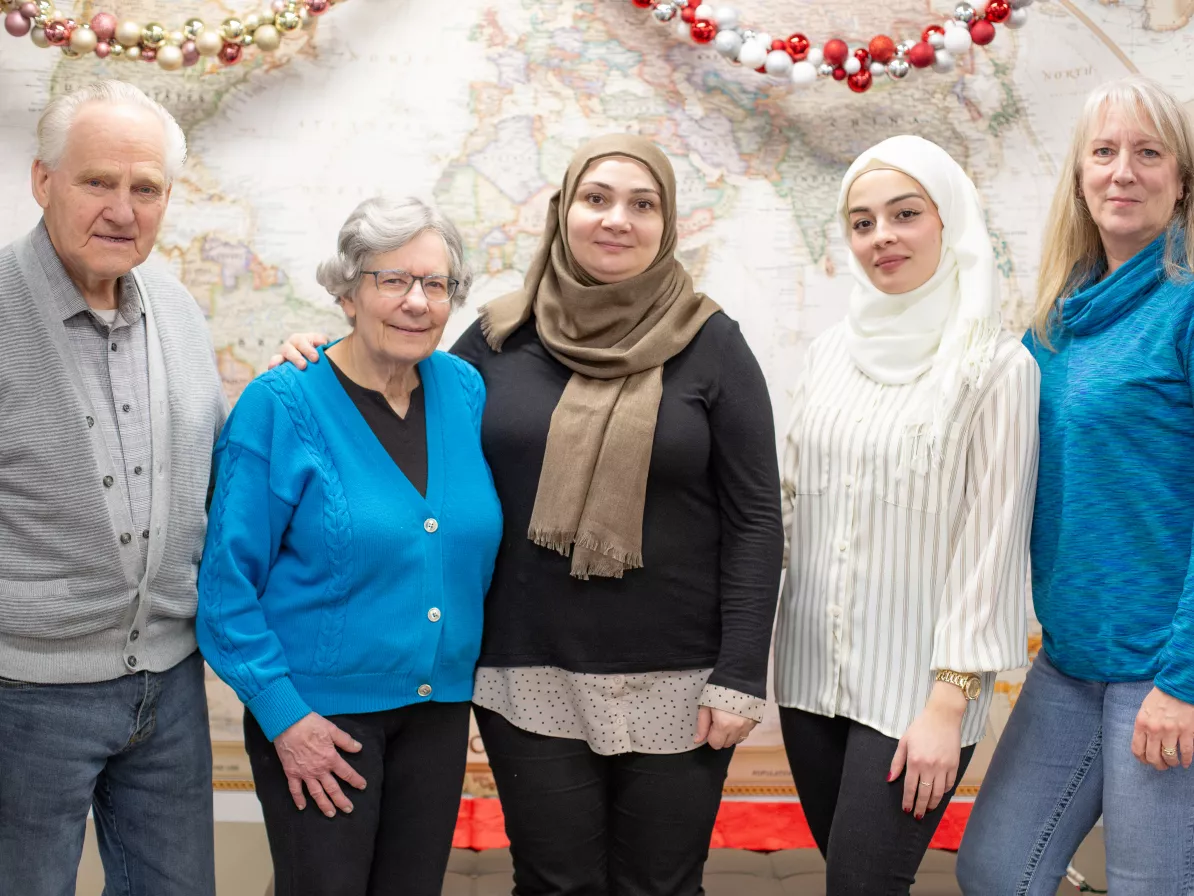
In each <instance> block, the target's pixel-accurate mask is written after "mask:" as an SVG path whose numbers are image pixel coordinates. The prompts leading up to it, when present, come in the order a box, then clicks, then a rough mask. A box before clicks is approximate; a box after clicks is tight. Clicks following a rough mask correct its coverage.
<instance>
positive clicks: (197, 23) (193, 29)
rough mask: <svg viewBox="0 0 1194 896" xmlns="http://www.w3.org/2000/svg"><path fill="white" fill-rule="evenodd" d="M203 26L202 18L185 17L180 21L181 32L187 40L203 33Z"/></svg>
mask: <svg viewBox="0 0 1194 896" xmlns="http://www.w3.org/2000/svg"><path fill="white" fill-rule="evenodd" d="M203 27H204V26H203V20H202V19H187V20H186V21H185V22H183V23H182V33H183V34H184V35H185V36H186V39H187V40H194V39H195V38H197V37H198V36H199V35H200V34H202V33H203Z"/></svg>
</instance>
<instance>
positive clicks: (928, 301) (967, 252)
mask: <svg viewBox="0 0 1194 896" xmlns="http://www.w3.org/2000/svg"><path fill="white" fill-rule="evenodd" d="M875 168H889V169H893V170H896V171H902V172H903V173H904V174H907V175H908V176H909V177H912V178H914V179H915V180H917V181H918V182H919V183H920V185H921V186H922V187H924V189H925V192H926V193H928V195H929V198H930V199H932V200H933V202H934V203H935V204H936V206H937V211H938V213H939V214H940V216H941V222H942V224H943V225H944V226H943V229H942V232H941V259H940V261H939V262H938V264H937V272H936V273H935V274H934V275H933V276H932V277H931V278H930V279H929V281H928V282H927V283H925V284H924V285H922V286H920V287H918V288H916V289H914V290H912V291H911V292H906V293H901V294H899V295H888V294H887V293H883V292H880V291H879V290H878V289H876V288H875V286H874V284H872V283H871V281H870V278H868V277H867V274H866V271H865V270H863V268H862V265H860V264H859V263H858V259H856V258H855V257H854V254H853V253H850V258H849V263H850V273H851V274H853V275H854V289H853V291H852V292H851V293H850V306H849V311H848V313H847V330H846V347H847V350H848V351H849V352H850V356H851V357H852V358H853V359H854V363H855V364H856V365H858V368H859V369H860V370H861V371H862V372H863V373H865V374H866V375H867V376H869V377H870V378H871V379H873V380H875V381H876V382H879V383H885V384H888V385H903V384H905V383H911V382H913V381H914V380H916V379H918V378H919V377H921V376H922V375H924V374H926V373H928V374H929V376H931V377H932V379H933V383H934V386H935V388H934V389H933V399H932V402H931V407H928V406H926V407H924V408H921V409H920V411H919V412H918V417H919V419H916V420H913V421H911V424H912V428H913V429H914V430H915V431H916V432H915V435H917V436H924V435H927V436H928V439H927V441H926V440H925V439H923V438H917V439H916V441H917V442H918V443H919V445H918V446H917V448H916V450H915V451H914V455H919V454H920V453H921V451H920V449H921V448H925V449H927V452H928V457H929V458H930V459H935V458H937V457H938V456H939V450H938V449H939V447H940V444H941V440H942V438H943V435H944V432H945V428H946V424H947V423H948V422H949V421H948V420H947V416H948V414H949V413H950V411H951V409H952V408H953V406H954V403H955V402H956V400H957V399H958V397H959V396H960V395H961V394H962V392H963V391H964V390H965V389H967V388H978V386H979V385H980V384H981V383H982V379H983V375H984V374H985V373H986V371H987V368H988V367H989V366H990V364H991V359H992V357H993V356H994V353H995V343H996V340H997V339H998V337H999V330H1000V315H999V282H998V279H997V276H996V272H995V252H994V250H993V249H992V248H991V238H990V235H989V234H988V233H987V225H986V222H985V221H984V219H983V210H982V206H981V205H980V204H979V199H978V191H977V190H976V189H975V188H974V184H973V183H972V182H971V180H970V178H968V177H967V176H966V173H965V172H964V171H963V170H962V169H961V167H960V166H959V165H958V163H957V162H955V161H954V160H953V159H952V158H951V157H950V155H949V153H947V152H946V151H945V150H943V149H942V148H941V147H940V146H938V145H937V144H935V143H930V142H929V141H928V140H925V139H923V138H921V137H913V136H910V135H902V136H899V137H891V138H890V139H888V140H884V141H883V142H882V143H879V144H877V145H876V146H872V147H871V148H870V149H868V150H867V151H866V152H864V153H863V154H862V155H860V156H859V157H858V158H857V159H855V160H854V164H852V165H851V166H850V169H849V170H848V171H847V172H846V176H845V178H844V179H843V180H842V191H841V195H840V196H839V197H838V218H839V221H840V222H841V224H842V229H843V232H844V233H845V236H846V241H847V242H849V239H850V222H849V219H848V216H847V214H846V209H847V203H846V200H847V198H848V195H849V192H850V187H851V186H852V185H853V183H854V181H855V180H856V179H857V178H858V176H859V175H860V174H862V173H863V172H865V171H870V170H873V169H875ZM926 429H927V432H926V431H925V430H926Z"/></svg>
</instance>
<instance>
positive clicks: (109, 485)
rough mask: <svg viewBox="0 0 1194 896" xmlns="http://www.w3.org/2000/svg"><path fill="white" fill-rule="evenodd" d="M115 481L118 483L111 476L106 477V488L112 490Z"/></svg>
mask: <svg viewBox="0 0 1194 896" xmlns="http://www.w3.org/2000/svg"><path fill="white" fill-rule="evenodd" d="M115 481H116V480H115V479H113V478H112V477H111V476H105V477H104V488H111V487H112V483H113V482H115Z"/></svg>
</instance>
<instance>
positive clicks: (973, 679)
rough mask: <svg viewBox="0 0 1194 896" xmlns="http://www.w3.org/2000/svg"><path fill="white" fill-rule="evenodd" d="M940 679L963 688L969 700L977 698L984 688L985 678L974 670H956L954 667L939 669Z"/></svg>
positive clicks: (938, 678) (938, 675)
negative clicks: (980, 676)
mask: <svg viewBox="0 0 1194 896" xmlns="http://www.w3.org/2000/svg"><path fill="white" fill-rule="evenodd" d="M937 680H938V681H947V682H949V683H950V684H952V685H956V686H957V687H959V688H961V689H962V693H963V694H964V695H965V696H966V699H967V700H977V699H978V695H979V694H981V693H982V690H983V680H982V679H981V678H979V677H978V676H977V675H975V674H974V673H973V672H955V671H954V670H953V669H939V670H938V671H937Z"/></svg>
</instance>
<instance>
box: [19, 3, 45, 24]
mask: <svg viewBox="0 0 1194 896" xmlns="http://www.w3.org/2000/svg"><path fill="white" fill-rule="evenodd" d="M18 12H20V14H21V15H23V16H24V17H25V18H27V19H36V18H37V17H38V16H39V15H41V10H40V9H38V8H37V4H36V3H34V2H33V0H29V2H27V3H22V4H21V6H20V9H19V10H18Z"/></svg>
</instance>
